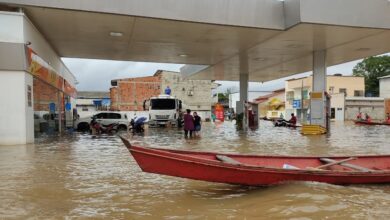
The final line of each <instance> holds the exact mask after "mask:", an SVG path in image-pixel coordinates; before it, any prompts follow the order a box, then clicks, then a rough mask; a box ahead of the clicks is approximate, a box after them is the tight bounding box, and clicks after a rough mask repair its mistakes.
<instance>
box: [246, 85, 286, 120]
mask: <svg viewBox="0 0 390 220" xmlns="http://www.w3.org/2000/svg"><path fill="white" fill-rule="evenodd" d="M254 102H255V103H257V104H258V107H259V117H267V118H279V117H280V116H281V115H283V117H284V116H286V115H285V89H284V88H283V89H278V90H275V91H273V92H272V93H271V94H268V95H264V96H260V97H258V98H256V99H255V100H254Z"/></svg>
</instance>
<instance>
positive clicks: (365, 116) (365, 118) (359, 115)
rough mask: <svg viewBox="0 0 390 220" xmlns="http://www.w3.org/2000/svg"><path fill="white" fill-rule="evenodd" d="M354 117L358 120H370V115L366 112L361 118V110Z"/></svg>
mask: <svg viewBox="0 0 390 220" xmlns="http://www.w3.org/2000/svg"><path fill="white" fill-rule="evenodd" d="M356 119H357V120H358V121H366V122H371V121H372V119H371V117H370V116H369V115H368V114H367V113H366V114H365V115H364V118H363V114H362V113H361V112H359V113H358V114H357V115H356Z"/></svg>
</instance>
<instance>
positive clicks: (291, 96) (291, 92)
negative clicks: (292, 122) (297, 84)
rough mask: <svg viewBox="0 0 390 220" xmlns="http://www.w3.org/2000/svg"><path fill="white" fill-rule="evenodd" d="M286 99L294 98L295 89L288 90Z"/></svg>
mask: <svg viewBox="0 0 390 220" xmlns="http://www.w3.org/2000/svg"><path fill="white" fill-rule="evenodd" d="M286 99H287V101H292V100H294V91H290V92H287V93H286Z"/></svg>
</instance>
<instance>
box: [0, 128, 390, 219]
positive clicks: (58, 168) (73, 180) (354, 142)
mask: <svg viewBox="0 0 390 220" xmlns="http://www.w3.org/2000/svg"><path fill="white" fill-rule="evenodd" d="M127 137H129V138H131V140H132V141H133V143H135V144H138V145H142V146H152V147H164V148H174V149H185V150H200V151H218V152H228V153H250V154H267V155H275V154H278V155H350V154H354V155H358V154H390V145H389V140H390V126H389V127H388V126H383V127H380V126H371V127H366V126H355V125H353V124H351V123H346V124H335V123H332V130H331V133H330V134H329V135H327V136H325V135H324V136H302V135H301V134H300V133H299V131H298V130H294V129H288V128H275V127H273V126H272V124H271V123H269V122H262V123H261V126H260V128H259V129H258V130H256V131H249V132H248V133H247V134H245V133H240V132H237V131H236V130H235V128H234V125H233V124H232V123H231V122H225V123H223V124H217V125H215V124H213V123H205V124H204V127H203V130H202V137H201V138H198V139H184V138H183V134H182V132H181V131H180V130H177V129H164V128H161V129H148V130H147V131H146V133H145V134H144V135H143V136H133V137H131V136H129V135H127ZM2 218H5V219H7V218H13V219H26V218H33V219H48V218H49V219H63V218H67V219H71V218H81V219H84V218H91V219H96V218H104V219H390V184H385V185H351V186H337V185H330V184H323V183H314V182H302V183H291V184H282V185H276V186H269V187H243V186H234V185H227V184H216V183H208V182H202V181H194V180H188V179H181V178H175V177H169V176H162V175H156V174H149V173H143V172H142V171H141V170H140V168H139V167H138V166H137V164H136V163H135V161H134V159H133V158H132V157H131V156H130V154H129V152H128V151H127V149H126V148H125V147H124V146H123V144H122V143H121V141H120V139H119V138H118V137H116V136H101V137H97V138H92V137H91V136H90V135H87V134H79V133H74V134H72V135H67V136H63V137H41V138H38V139H37V140H36V143H35V144H31V145H23V146H0V219H2Z"/></svg>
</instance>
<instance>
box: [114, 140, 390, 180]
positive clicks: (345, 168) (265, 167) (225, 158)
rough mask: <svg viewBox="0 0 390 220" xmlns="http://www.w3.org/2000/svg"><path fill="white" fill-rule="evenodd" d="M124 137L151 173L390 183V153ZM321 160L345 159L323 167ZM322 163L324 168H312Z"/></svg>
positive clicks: (214, 177)
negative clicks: (142, 141) (292, 150)
mask: <svg viewBox="0 0 390 220" xmlns="http://www.w3.org/2000/svg"><path fill="white" fill-rule="evenodd" d="M121 139H122V141H123V142H124V144H125V145H126V147H127V148H128V150H129V151H130V153H131V154H132V155H133V157H134V158H135V160H136V161H137V163H138V165H139V166H140V167H141V169H142V170H143V171H144V172H149V173H157V174H163V175H168V176H176V177H182V178H189V179H194V180H204V181H210V182H218V183H229V184H239V185H249V186H259V185H270V184H277V183H282V182H289V181H316V182H324V183H331V184H368V183H390V155H383V156H358V157H327V158H321V157H291V156H255V155H237V154H219V153H218V154H217V153H210V152H192V151H182V150H168V149H157V148H145V147H139V146H132V145H131V144H130V142H129V141H128V140H126V139H124V138H122V137H121ZM217 157H218V158H220V159H217ZM322 161H326V162H333V163H337V162H339V161H345V162H344V163H341V164H336V165H331V164H332V163H330V164H329V163H328V165H329V166H328V167H324V163H323V162H322ZM325 164H326V163H325ZM319 166H322V168H317V169H314V168H313V167H319ZM283 167H285V168H283Z"/></svg>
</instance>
